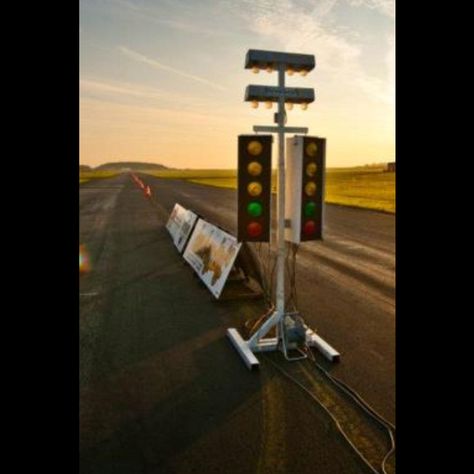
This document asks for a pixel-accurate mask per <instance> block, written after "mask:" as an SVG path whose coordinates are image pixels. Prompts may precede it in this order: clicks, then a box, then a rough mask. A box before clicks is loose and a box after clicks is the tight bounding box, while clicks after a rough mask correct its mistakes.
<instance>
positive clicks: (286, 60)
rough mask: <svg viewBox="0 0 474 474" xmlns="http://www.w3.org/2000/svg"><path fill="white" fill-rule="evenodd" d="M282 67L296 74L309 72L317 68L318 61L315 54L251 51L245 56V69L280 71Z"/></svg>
mask: <svg viewBox="0 0 474 474" xmlns="http://www.w3.org/2000/svg"><path fill="white" fill-rule="evenodd" d="M281 65H283V66H284V67H285V69H292V70H293V71H295V72H300V71H307V72H308V71H311V70H312V69H314V67H315V66H316V59H315V57H314V55H313V54H297V53H282V52H277V51H264V50H262V49H249V50H248V51H247V54H246V56H245V69H252V68H258V69H266V68H268V67H270V68H273V69H278V68H279V66H281Z"/></svg>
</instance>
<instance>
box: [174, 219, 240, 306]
mask: <svg viewBox="0 0 474 474" xmlns="http://www.w3.org/2000/svg"><path fill="white" fill-rule="evenodd" d="M241 245H242V244H241V243H238V242H237V239H236V238H235V237H234V236H232V235H230V234H228V233H227V232H224V231H223V230H221V229H219V227H216V226H215V225H213V224H210V223H209V222H206V221H205V220H203V219H199V220H198V221H197V224H196V226H195V227H194V231H193V234H192V235H191V238H190V239H189V243H188V245H187V246H186V250H185V251H184V254H183V257H184V259H185V260H186V261H187V262H188V263H189V264H190V265H191V266H192V267H193V268H194V270H195V272H196V273H197V274H198V275H199V277H200V278H201V280H202V281H203V282H204V283H205V284H206V286H207V287H208V288H209V290H210V292H211V293H212V294H213V295H214V296H215V297H216V298H219V296H220V295H221V292H222V290H223V289H224V285H225V282H226V280H227V277H228V276H229V273H230V271H231V269H232V266H233V265H234V261H235V258H236V257H237V254H238V253H239V250H240V247H241Z"/></svg>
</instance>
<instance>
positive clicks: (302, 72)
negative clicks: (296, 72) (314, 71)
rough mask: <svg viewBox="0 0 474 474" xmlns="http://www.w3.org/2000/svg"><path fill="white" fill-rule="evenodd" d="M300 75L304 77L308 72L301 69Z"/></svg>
mask: <svg viewBox="0 0 474 474" xmlns="http://www.w3.org/2000/svg"><path fill="white" fill-rule="evenodd" d="M300 74H301V75H302V76H303V77H304V76H306V74H308V71H307V70H306V69H301V71H300Z"/></svg>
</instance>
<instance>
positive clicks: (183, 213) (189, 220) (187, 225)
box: [166, 203, 197, 252]
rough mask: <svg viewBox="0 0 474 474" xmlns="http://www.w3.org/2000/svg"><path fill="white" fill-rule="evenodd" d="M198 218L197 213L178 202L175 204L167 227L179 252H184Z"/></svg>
mask: <svg viewBox="0 0 474 474" xmlns="http://www.w3.org/2000/svg"><path fill="white" fill-rule="evenodd" d="M196 220H197V215H196V214H195V213H194V212H193V211H190V210H189V209H185V208H184V207H183V206H180V205H179V204H178V203H176V204H175V205H174V208H173V211H172V212H171V215H170V217H169V219H168V222H167V224H166V228H167V229H168V232H169V233H170V235H171V237H172V239H173V243H174V245H175V246H176V248H177V249H178V251H179V252H182V251H183V249H184V246H185V245H186V242H187V240H188V237H189V235H190V234H191V231H192V230H193V227H194V224H195V222H196Z"/></svg>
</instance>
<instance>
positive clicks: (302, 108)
mask: <svg viewBox="0 0 474 474" xmlns="http://www.w3.org/2000/svg"><path fill="white" fill-rule="evenodd" d="M307 108H308V104H307V103H306V102H302V103H301V110H306V109H307Z"/></svg>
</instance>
